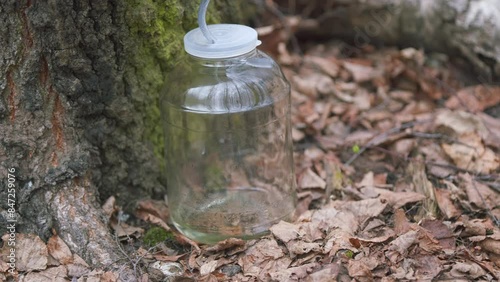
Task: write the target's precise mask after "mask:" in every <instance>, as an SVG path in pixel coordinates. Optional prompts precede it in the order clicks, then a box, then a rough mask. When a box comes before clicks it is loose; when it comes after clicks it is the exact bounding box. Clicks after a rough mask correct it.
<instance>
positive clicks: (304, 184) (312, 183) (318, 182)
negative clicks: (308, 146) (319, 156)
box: [298, 168, 326, 189]
mask: <svg viewBox="0 0 500 282" xmlns="http://www.w3.org/2000/svg"><path fill="white" fill-rule="evenodd" d="M298 182H299V188H301V189H307V188H321V189H325V187H326V182H325V181H324V180H323V179H322V178H321V177H319V176H318V175H317V174H316V173H314V172H313V171H312V170H311V169H310V168H308V169H307V170H306V171H304V172H303V173H302V174H301V175H300V176H299V181H298Z"/></svg>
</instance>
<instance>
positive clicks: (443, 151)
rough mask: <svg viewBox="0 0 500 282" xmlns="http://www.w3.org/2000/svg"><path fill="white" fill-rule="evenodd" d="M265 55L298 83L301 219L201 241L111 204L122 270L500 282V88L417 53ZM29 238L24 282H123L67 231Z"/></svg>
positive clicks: (153, 210) (152, 205)
mask: <svg viewBox="0 0 500 282" xmlns="http://www.w3.org/2000/svg"><path fill="white" fill-rule="evenodd" d="M271 32H273V31H272V30H271ZM265 46H267V47H266V48H267V50H265V51H267V52H269V53H272V54H274V55H275V57H276V59H277V60H278V62H279V63H280V64H281V65H282V67H283V71H284V73H285V75H286V77H287V79H288V80H289V81H290V83H291V85H292V121H293V140H294V148H295V165H296V175H297V183H298V187H297V192H298V198H299V204H298V207H297V215H298V216H297V219H296V220H295V221H294V222H291V223H287V222H280V223H278V224H276V225H274V226H273V227H272V228H271V232H270V234H269V235H267V236H265V237H263V238H261V239H258V240H251V241H242V240H239V239H228V240H226V241H224V242H221V243H219V244H217V245H215V246H205V245H200V246H199V245H197V244H196V243H194V242H191V241H189V240H188V239H186V238H184V237H182V236H181V235H179V234H177V233H175V232H173V231H172V230H171V229H170V227H169V226H168V207H167V206H166V205H165V203H164V202H162V201H151V200H145V201H142V202H141V203H140V204H139V205H138V208H137V212H136V214H135V215H134V216H135V217H136V218H138V219H140V220H136V221H134V222H133V223H131V222H128V220H127V215H126V214H124V213H123V212H122V211H121V209H120V208H119V207H117V206H116V205H115V203H114V198H110V199H109V200H108V201H107V202H106V204H105V205H104V206H103V209H104V210H105V212H106V214H107V215H108V216H109V218H110V228H111V230H112V231H113V232H114V235H115V237H116V239H117V240H118V241H120V245H121V252H122V253H123V261H121V262H119V263H122V264H123V266H124V267H128V268H131V269H133V271H134V272H135V275H136V278H137V281H318V282H320V281H321V282H322V281H413V280H415V281H430V280H433V281H472V280H474V281H498V280H499V279H500V228H499V226H500V178H499V172H500V156H499V152H500V116H499V104H500V87H496V86H493V85H488V84H482V83H479V84H477V83H476V84H472V85H470V84H468V83H466V82H464V81H466V80H465V79H464V78H463V76H462V74H461V73H460V72H459V71H457V68H455V67H454V66H453V65H451V64H450V61H449V59H448V57H446V56H445V55H442V54H432V53H431V54H427V53H424V52H423V51H421V50H416V49H411V48H409V49H403V50H400V49H397V48H384V49H376V48H372V47H370V46H364V48H363V49H362V50H361V51H362V52H361V53H359V54H357V55H356V56H355V57H352V56H351V57H345V56H342V52H343V48H345V44H344V43H342V42H335V41H332V42H326V43H323V44H312V45H310V46H309V47H306V48H305V49H304V50H305V51H304V52H303V54H302V55H297V54H293V53H291V52H289V51H287V49H286V48H285V46H284V43H283V42H275V43H274V44H267V45H265ZM138 222H139V223H138ZM153 226H158V228H156V229H155V228H153ZM151 230H155V232H156V233H158V234H159V235H158V236H159V238H160V240H159V241H155V240H152V239H151V232H150V231H151ZM162 230H164V231H166V232H162ZM5 239H7V238H5ZM4 241H5V240H4ZM17 242H18V247H17V252H18V261H17V265H16V270H17V272H16V273H15V274H14V277H16V280H19V281H30V282H31V281H40V282H43V281H120V280H119V274H120V273H119V271H108V270H107V269H105V268H104V269H91V268H90V267H89V266H88V265H87V264H86V263H85V261H83V260H82V259H81V258H80V257H78V256H77V255H75V254H72V253H71V251H70V250H69V248H68V247H67V246H66V244H65V243H64V242H63V241H62V240H61V239H60V238H59V237H58V236H57V234H54V236H53V237H52V238H51V239H50V240H49V241H48V242H47V243H45V242H43V241H42V240H41V239H40V238H38V237H37V236H35V235H31V234H18V237H17ZM1 251H2V254H5V252H7V251H8V249H7V248H6V247H5V246H4V248H3V249H2V250H1ZM4 257H5V256H2V258H4ZM8 269H9V266H8V265H7V261H1V260H0V280H6V279H7V278H8V277H12V274H10V273H8V272H7V270H8Z"/></svg>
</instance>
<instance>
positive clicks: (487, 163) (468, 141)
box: [441, 133, 500, 174]
mask: <svg viewBox="0 0 500 282" xmlns="http://www.w3.org/2000/svg"><path fill="white" fill-rule="evenodd" d="M460 140H462V141H461V143H452V144H446V143H444V144H442V145H441V146H442V148H443V150H444V151H445V153H446V154H447V155H448V156H449V157H450V158H451V159H453V162H454V163H455V164H456V165H457V166H458V167H459V168H462V169H466V170H470V171H474V172H477V173H484V174H488V173H490V172H492V171H494V170H496V169H497V168H498V167H500V157H498V156H497V155H496V154H495V153H494V152H493V151H492V150H491V149H490V148H486V147H484V145H483V144H482V141H481V138H480V137H479V136H477V135H476V134H474V133H469V134H467V135H462V136H461V137H460Z"/></svg>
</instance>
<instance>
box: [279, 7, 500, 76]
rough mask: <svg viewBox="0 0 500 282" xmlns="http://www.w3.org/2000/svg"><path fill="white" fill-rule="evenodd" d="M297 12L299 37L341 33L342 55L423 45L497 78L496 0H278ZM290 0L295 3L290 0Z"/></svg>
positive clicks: (499, 14)
mask: <svg viewBox="0 0 500 282" xmlns="http://www.w3.org/2000/svg"><path fill="white" fill-rule="evenodd" d="M278 3H279V4H281V6H282V7H287V8H288V9H289V12H292V13H293V12H294V11H296V12H298V13H302V16H303V17H304V18H308V19H311V20H310V21H302V23H303V25H301V28H300V29H299V32H298V36H299V37H301V36H302V37H303V36H307V37H309V38H310V37H311V36H315V37H322V38H325V37H328V38H331V37H343V38H349V39H350V40H351V43H352V45H351V46H349V48H347V50H346V53H347V55H348V54H350V53H352V52H356V50H359V49H360V48H362V47H363V46H364V45H366V44H372V45H376V44H387V45H400V46H412V47H417V48H420V47H421V48H426V49H429V50H433V51H438V52H443V53H446V54H449V55H459V56H461V57H463V58H465V59H466V60H467V61H468V62H470V63H471V64H472V66H474V68H475V69H474V70H475V72H476V73H477V74H478V76H479V77H478V78H479V79H480V80H485V81H491V80H492V79H495V78H498V77H500V2H499V1H497V0H460V1H458V0H457V1H434V0H378V1H365V0H333V1H306V0H296V1H289V0H278ZM290 3H295V4H294V5H290Z"/></svg>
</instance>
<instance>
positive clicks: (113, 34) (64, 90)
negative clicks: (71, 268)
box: [0, 0, 242, 266]
mask: <svg viewBox="0 0 500 282" xmlns="http://www.w3.org/2000/svg"><path fill="white" fill-rule="evenodd" d="M197 7H198V3H197V2H195V1H181V0H164V1H143V0H121V1H120V0H109V1H92V0H74V1H66V0H49V1H36V0H22V1H20V0H2V1H0V23H1V25H2V28H0V46H1V47H2V48H1V49H0V93H1V96H0V179H1V181H0V199H1V202H0V234H4V233H5V232H6V227H7V224H6V218H7V216H8V213H7V209H8V206H7V200H6V199H7V171H8V169H9V168H15V169H16V173H15V175H16V179H17V181H16V192H17V193H16V201H17V202H16V212H17V217H18V224H17V232H19V233H35V234H38V235H39V236H40V237H41V238H42V239H44V240H47V239H48V238H49V237H50V236H51V235H52V232H54V231H55V232H57V233H58V235H59V236H60V237H61V238H62V239H63V240H64V241H65V242H66V243H67V244H68V246H69V247H70V248H71V249H72V251H74V252H76V253H78V254H79V255H80V256H82V258H84V259H85V260H86V261H87V262H89V263H91V264H92V265H94V266H103V265H113V264H114V263H115V262H116V261H117V259H119V258H120V255H119V254H118V252H117V251H116V250H117V248H116V243H115V241H114V240H113V238H112V236H111V235H110V232H109V231H108V227H107V219H106V218H105V217H104V216H103V214H102V212H101V209H100V205H101V203H102V201H103V200H104V199H106V198H107V197H109V196H110V195H115V196H117V198H118V200H119V202H120V203H121V204H122V205H126V207H128V210H130V209H131V208H132V207H133V205H134V203H135V201H136V200H138V199H140V198H144V197H151V196H156V197H163V194H164V193H165V183H164V181H163V180H162V177H161V173H160V167H161V159H162V141H161V140H162V139H161V134H160V132H161V127H160V120H159V110H158V103H157V100H158V95H159V91H160V89H161V87H162V85H163V83H164V81H163V77H164V74H165V73H166V72H167V71H168V70H169V69H170V67H171V65H172V63H173V61H174V58H175V57H176V56H178V55H179V53H180V52H181V50H182V43H181V42H182V36H183V34H184V32H185V31H186V30H189V29H192V28H194V27H196V18H195V17H196V9H197ZM240 18H242V11H241V10H240V4H238V1H231V0H221V1H217V2H215V3H213V4H212V5H211V8H210V10H209V17H208V19H209V21H212V22H219V21H227V22H234V21H237V20H238V19H240Z"/></svg>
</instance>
